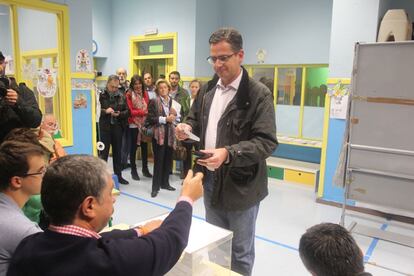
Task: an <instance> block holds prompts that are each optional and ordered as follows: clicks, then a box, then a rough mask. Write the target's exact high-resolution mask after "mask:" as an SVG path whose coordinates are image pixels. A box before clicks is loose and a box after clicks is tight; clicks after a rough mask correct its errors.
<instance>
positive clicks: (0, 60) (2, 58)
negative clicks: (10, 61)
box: [0, 51, 6, 62]
mask: <svg viewBox="0 0 414 276" xmlns="http://www.w3.org/2000/svg"><path fill="white" fill-rule="evenodd" d="M5 59H6V57H5V56H3V53H2V52H1V51H0V62H3V61H4V60H5Z"/></svg>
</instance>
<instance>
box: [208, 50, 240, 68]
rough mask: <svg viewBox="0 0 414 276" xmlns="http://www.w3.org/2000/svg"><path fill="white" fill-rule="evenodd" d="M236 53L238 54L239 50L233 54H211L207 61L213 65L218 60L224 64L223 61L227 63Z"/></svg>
mask: <svg viewBox="0 0 414 276" xmlns="http://www.w3.org/2000/svg"><path fill="white" fill-rule="evenodd" d="M235 54H237V52H236V53H233V54H231V55H223V56H217V57H213V56H209V57H207V61H208V63H210V64H211V65H213V64H214V63H216V62H217V61H219V62H220V63H221V64H223V63H226V62H227V61H228V60H229V59H230V58H231V57H232V56H234V55H235Z"/></svg>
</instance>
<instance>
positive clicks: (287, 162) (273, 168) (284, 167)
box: [266, 157, 320, 187]
mask: <svg viewBox="0 0 414 276" xmlns="http://www.w3.org/2000/svg"><path fill="white" fill-rule="evenodd" d="M266 163H267V175H268V177H270V178H275V179H278V180H283V181H286V182H293V183H300V184H305V185H310V186H314V187H316V186H317V184H318V181H319V167H320V166H319V164H315V163H309V162H303V161H297V160H292V159H284V158H277V157H269V158H267V160H266Z"/></svg>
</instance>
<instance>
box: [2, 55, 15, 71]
mask: <svg viewBox="0 0 414 276" xmlns="http://www.w3.org/2000/svg"><path fill="white" fill-rule="evenodd" d="M4 61H5V62H6V69H5V73H6V75H13V74H14V60H13V57H12V56H10V55H6V56H5V60H4Z"/></svg>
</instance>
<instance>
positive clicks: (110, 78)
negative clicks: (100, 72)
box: [106, 75, 119, 84]
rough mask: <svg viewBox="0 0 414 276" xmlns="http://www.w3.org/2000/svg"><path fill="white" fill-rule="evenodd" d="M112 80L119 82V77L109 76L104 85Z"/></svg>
mask: <svg viewBox="0 0 414 276" xmlns="http://www.w3.org/2000/svg"><path fill="white" fill-rule="evenodd" d="M113 80H117V81H119V77H118V76H117V75H109V76H108V80H107V81H106V84H108V83H110V82H111V81H113Z"/></svg>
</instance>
